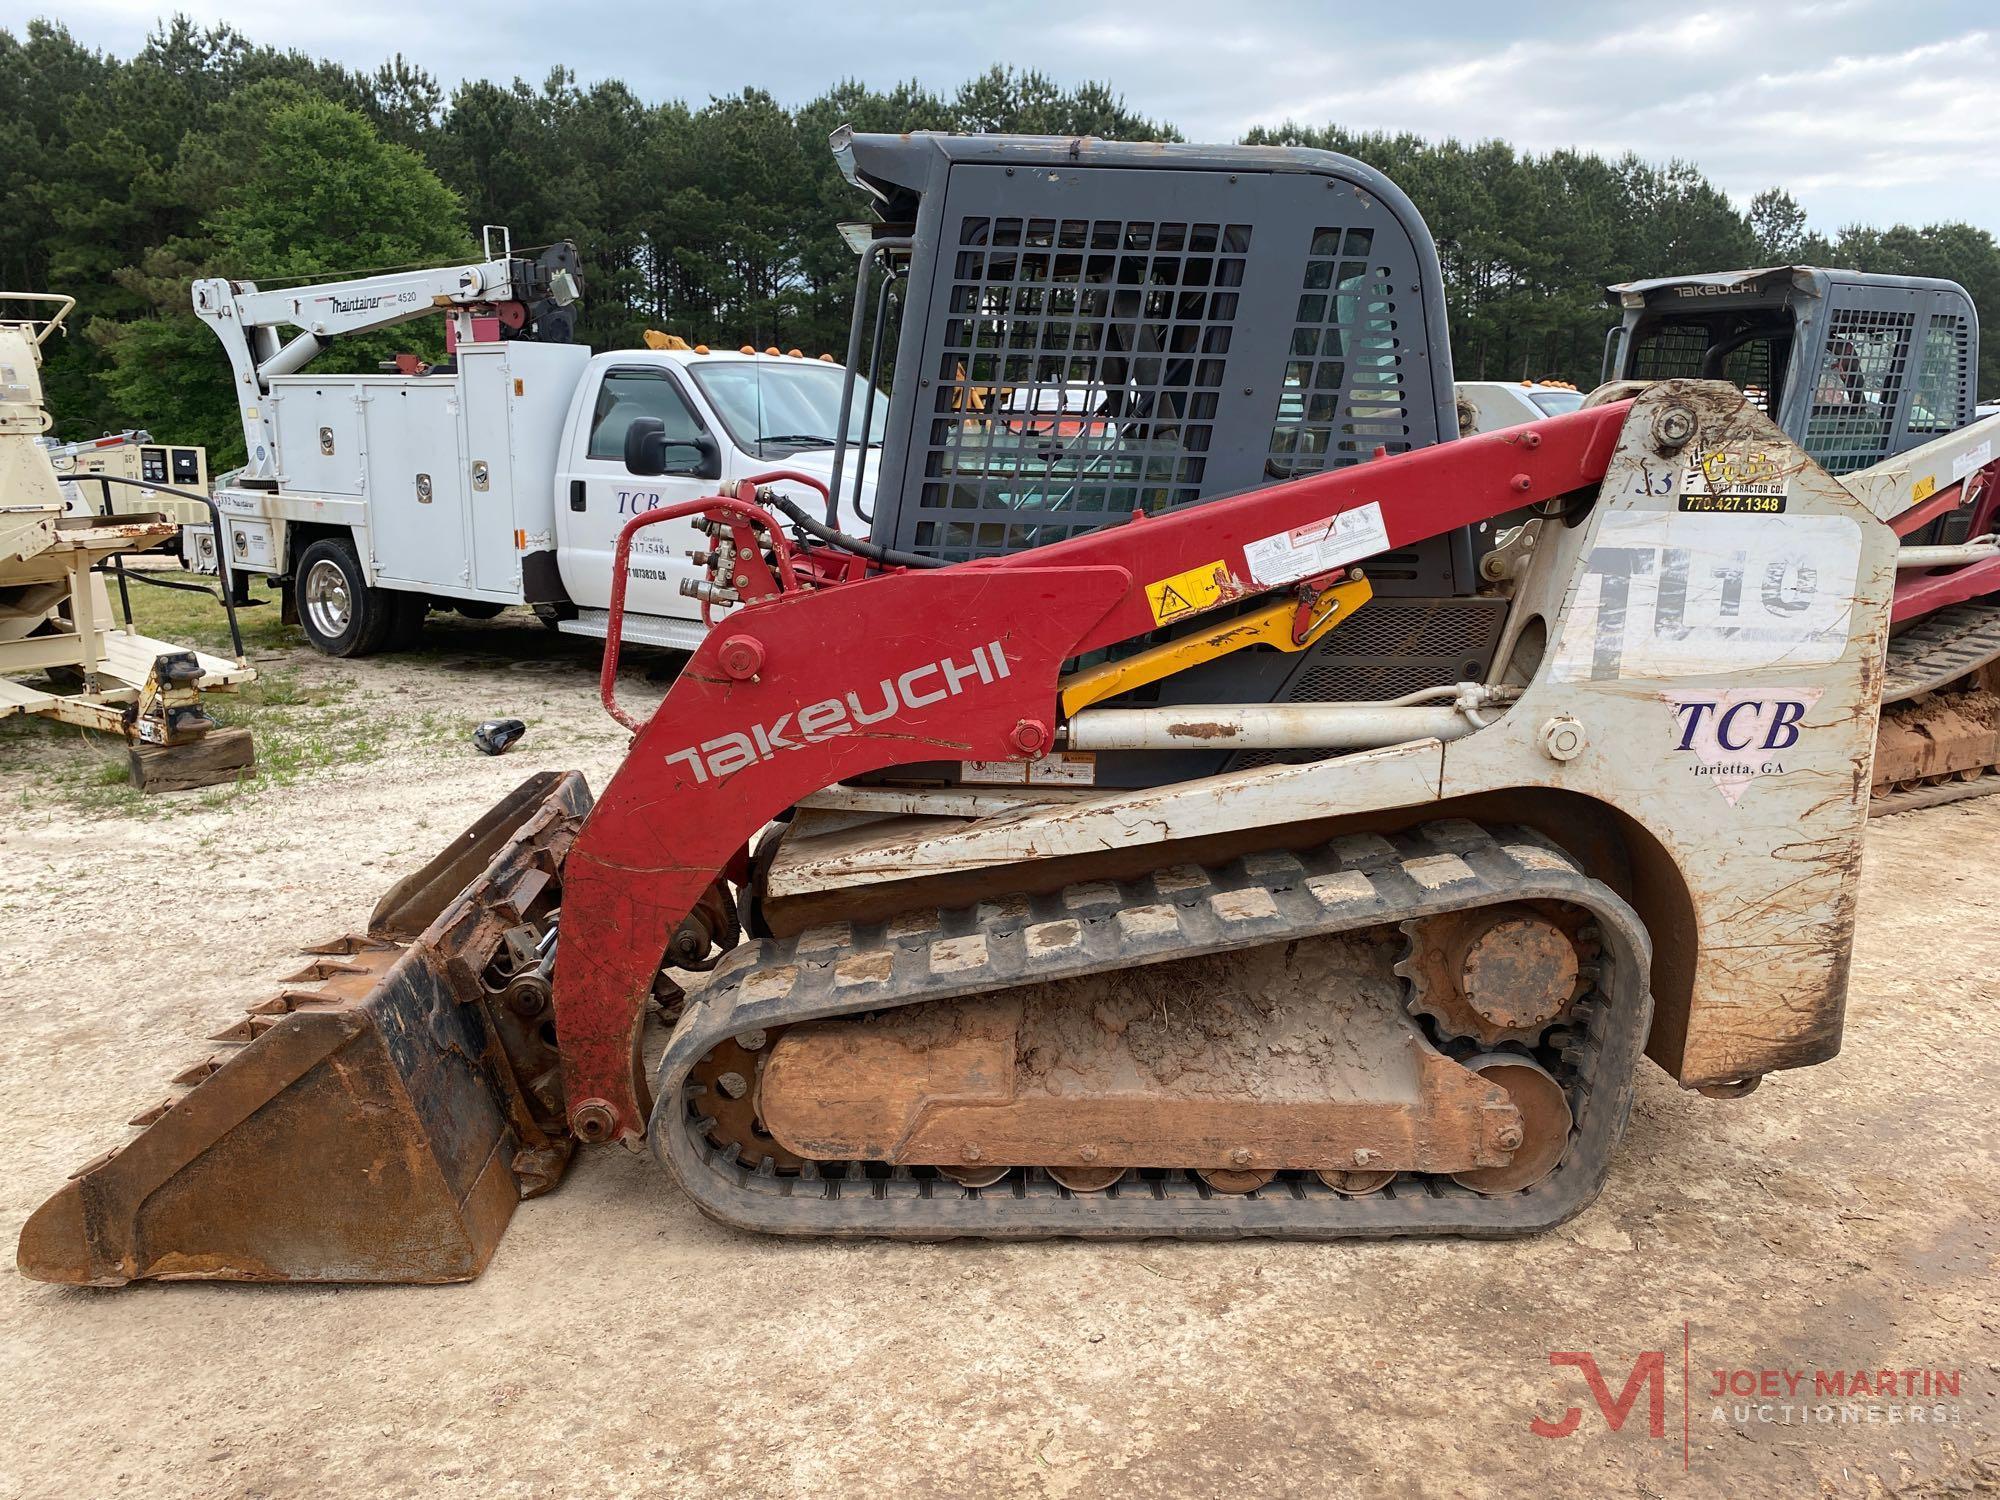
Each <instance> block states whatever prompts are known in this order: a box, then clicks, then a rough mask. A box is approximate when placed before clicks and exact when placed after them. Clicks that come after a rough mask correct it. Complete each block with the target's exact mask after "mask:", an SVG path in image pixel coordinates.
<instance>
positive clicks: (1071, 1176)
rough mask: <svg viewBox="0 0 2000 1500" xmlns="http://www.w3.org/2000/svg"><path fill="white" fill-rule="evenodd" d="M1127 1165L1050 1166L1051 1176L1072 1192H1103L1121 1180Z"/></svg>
mask: <svg viewBox="0 0 2000 1500" xmlns="http://www.w3.org/2000/svg"><path fill="white" fill-rule="evenodd" d="M1128 1170H1129V1169H1128V1168H1125V1167H1050V1168H1049V1169H1048V1171H1049V1176H1050V1177H1051V1178H1053V1179H1054V1180H1055V1181H1056V1183H1057V1184H1058V1185H1059V1186H1061V1187H1065V1188H1068V1189H1069V1190H1070V1191H1071V1192H1072V1193H1101V1192H1103V1191H1104V1190H1105V1189H1106V1188H1108V1187H1111V1186H1112V1185H1113V1184H1115V1183H1117V1182H1118V1181H1119V1180H1121V1179H1122V1178H1123V1177H1124V1176H1125V1173H1126V1172H1127V1171H1128Z"/></svg>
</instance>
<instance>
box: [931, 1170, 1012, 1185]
mask: <svg viewBox="0 0 2000 1500" xmlns="http://www.w3.org/2000/svg"><path fill="white" fill-rule="evenodd" d="M1013 1170H1014V1169H1013V1168H1012V1167H975V1166H956V1167H939V1168H938V1171H940V1172H942V1173H943V1174H944V1175H945V1176H947V1177H949V1178H950V1179H951V1180H952V1181H953V1182H955V1183H957V1184H958V1185H959V1186H960V1187H965V1188H988V1187H992V1186H993V1184H994V1183H996V1182H998V1181H999V1180H1000V1179H1001V1178H1003V1177H1005V1176H1006V1175H1007V1174H1008V1173H1009V1172H1011V1171H1013Z"/></svg>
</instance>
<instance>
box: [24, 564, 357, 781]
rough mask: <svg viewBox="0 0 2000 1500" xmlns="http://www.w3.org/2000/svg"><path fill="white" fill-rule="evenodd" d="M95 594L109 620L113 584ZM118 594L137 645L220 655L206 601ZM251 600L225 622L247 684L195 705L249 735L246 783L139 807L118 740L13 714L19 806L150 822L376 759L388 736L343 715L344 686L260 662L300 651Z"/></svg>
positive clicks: (132, 585) (270, 611) (216, 617)
mask: <svg viewBox="0 0 2000 1500" xmlns="http://www.w3.org/2000/svg"><path fill="white" fill-rule="evenodd" d="M134 571H135V573H136V570H134ZM156 576H160V577H164V578H168V579H171V580H173V581H175V582H178V583H196V584H203V585H205V586H207V587H209V588H211V589H212V588H215V587H217V585H216V583H215V580H213V579H204V578H203V577H202V576H201V575H200V574H195V573H181V572H170V573H162V574H159V575H156ZM107 585H108V586H109V588H110V589H111V594H112V609H113V610H114V611H117V609H118V591H117V580H116V579H109V580H107ZM127 588H128V591H129V594H130V597H131V600H132V622H133V624H134V625H136V626H137V627H138V628H139V629H140V630H141V631H143V632H144V633H145V634H147V635H149V636H152V637H153V638H154V639H156V640H161V641H165V642H167V643H169V644H171V645H177V646H193V647H196V648H198V649H200V650H202V651H206V652H209V653H210V654H212V655H216V656H223V657H227V656H229V655H230V644H229V622H228V619H227V618H226V617H225V616H224V614H223V612H222V603H221V600H220V598H219V597H218V596H217V595H216V594H214V593H208V594H202V593H193V592H188V591H186V590H182V589H165V588H158V587H155V586H153V585H150V584H146V583H142V582H139V581H138V579H137V578H136V577H132V578H129V579H128V583H127ZM253 597H255V598H258V599H260V600H261V599H268V601H269V602H265V603H260V604H258V605H256V606H253V607H250V608H239V610H238V613H237V619H238V622H239V624H240V625H241V628H242V631H243V648H244V651H245V652H246V653H247V654H249V655H251V656H254V657H262V658H264V659H263V660H261V661H259V662H258V663H257V677H256V680H255V681H253V682H247V683H244V684H243V685H242V686H240V687H238V688H236V689H234V690H232V691H225V692H210V693H206V694H204V695H203V698H202V702H203V706H204V707H205V708H206V709H207V710H208V712H209V714H210V715H211V716H212V717H213V718H214V719H215V720H216V722H218V723H220V724H227V725H239V726H241V727H243V728H245V729H248V730H249V731H250V732H251V734H252V736H254V738H255V740H256V744H257V765H256V769H255V771H254V772H253V773H252V775H251V776H250V777H249V778H248V779H246V780H244V781H240V782H235V783H231V784H227V785H223V786H216V787H210V788H208V789H207V790H205V791H201V792H195V793H191V794H183V795H175V796H153V797H148V796H146V795H144V794H143V793H141V792H140V791H138V790H137V789H136V788H135V787H133V786H132V785H131V784H130V780H129V777H128V772H127V763H126V747H125V744H124V742H123V741H122V740H119V739H116V738H114V737H112V736H110V735H104V734H96V733H93V732H91V731H89V730H85V729H79V728H77V727H76V726H74V725H69V724H60V723H57V722H56V721H54V720H52V719H43V718H36V717H30V716H27V715H17V716H15V717H13V718H10V719H6V720H0V760H4V761H6V762H8V763H10V764H12V765H14V766H19V767H21V768H23V769H29V770H32V771H33V772H34V773H35V775H36V781H37V785H35V786H33V787H24V788H23V789H22V790H21V792H20V794H19V801H20V803H21V806H22V807H23V808H27V807H30V806H33V805H34V803H35V802H36V800H37V799H38V798H44V797H49V796H53V797H54V798H56V799H57V800H58V801H60V802H61V803H62V804H63V805H65V806H67V807H69V808H71V809H73V810H75V811H77V812H82V813H91V814H97V815H106V816H124V817H148V818H150V817H162V816H166V815H169V814H173V813H178V812H185V811H188V810H189V809H192V808H203V807H214V806H217V805H219V804H221V803H223V802H226V801H229V800H231V799H235V798H241V797H246V796H254V795H256V794H257V793H258V791H260V790H261V789H263V788H266V787H272V786H288V785H290V784H291V783H293V782H295V781H298V780H299V779H300V778H302V777H308V776H311V775H314V774H316V773H318V772H322V771H325V770H328V769H330V768H332V767H335V766H341V765H350V764H354V763H356V762H360V761H367V760H373V759H375V758H376V757H377V756H379V755H380V754H381V753H382V751H383V749H384V747H385V745H386V744H387V741H388V731H387V729H386V728H385V726H384V725H382V724H381V723H380V722H378V721H377V720H376V719H375V718H374V716H372V715H368V714H357V713H355V712H353V711H352V709H351V707H350V706H349V704H348V702H347V700H348V699H349V698H351V697H352V695H353V689H352V686H351V685H350V684H349V683H346V682H344V681H341V680H339V679H337V678H336V679H329V678H324V677H321V676H320V675H319V674H314V676H313V677H312V678H308V677H307V676H306V675H305V674H304V673H302V672H301V671H299V670H298V669H297V668H295V667H291V666H287V665H285V663H284V662H283V661H282V660H278V661H272V660H271V659H270V658H272V657H274V656H277V657H280V658H282V657H283V656H284V655H287V654H289V653H292V652H294V651H300V650H305V649H309V648H307V647H306V646H305V637H304V636H303V635H302V634H300V632H299V630H298V628H297V627H296V626H292V625H286V624H284V623H283V622H282V621H281V620H280V619H279V618H278V614H279V611H278V604H277V597H276V595H275V594H271V595H267V594H266V593H265V591H264V590H263V589H262V588H261V587H259V588H255V589H254V590H253Z"/></svg>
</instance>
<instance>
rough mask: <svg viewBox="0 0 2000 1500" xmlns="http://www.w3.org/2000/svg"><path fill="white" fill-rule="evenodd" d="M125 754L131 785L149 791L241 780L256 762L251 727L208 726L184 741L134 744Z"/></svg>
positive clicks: (186, 788)
mask: <svg viewBox="0 0 2000 1500" xmlns="http://www.w3.org/2000/svg"><path fill="white" fill-rule="evenodd" d="M128 754H129V756H130V760H131V766H132V785H134V786H136V787H137V788H139V790H140V791H142V792H145V793H148V794H149V795H150V794H151V793H153V792H185V791H188V790H190V789H192V788H194V787H198V786H215V785H217V784H218V783H220V782H224V781H241V780H242V779H243V778H244V777H246V776H248V775H249V774H250V773H251V771H252V770H254V769H255V768H256V765H257V750H256V746H255V745H253V744H252V743H251V739H250V731H249V730H247V729H239V728H230V729H211V730H210V731H209V732H208V733H207V734H205V735H203V736H202V737H201V738H200V739H198V740H190V741H189V742H188V743H187V744H185V745H134V746H133V747H132V748H131V750H130V751H129V752H128Z"/></svg>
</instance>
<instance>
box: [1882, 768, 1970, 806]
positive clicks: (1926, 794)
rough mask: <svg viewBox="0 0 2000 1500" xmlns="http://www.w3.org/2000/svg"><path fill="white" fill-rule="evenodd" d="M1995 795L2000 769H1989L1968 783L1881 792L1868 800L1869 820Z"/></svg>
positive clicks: (1932, 784) (1937, 784)
mask: <svg viewBox="0 0 2000 1500" xmlns="http://www.w3.org/2000/svg"><path fill="white" fill-rule="evenodd" d="M1995 792H2000V769H1993V768H1989V769H1987V770H1986V771H1984V772H1982V773H1981V774H1980V775H1979V776H1976V777H1974V778H1973V779H1972V780H1971V781H1934V782H1931V783H1928V784H1926V785H1919V786H1906V787H1899V788H1897V789H1896V790H1895V791H1892V792H1882V793H1880V794H1879V795H1877V796H1874V797H1870V798H1869V799H1868V816H1869V817H1871V818H1893V817H1895V816H1896V814H1897V813H1906V812H1916V811H1918V810H1919V809H1921V808H1926V807H1944V806H1946V805H1948V804H1950V803H1953V802H1967V801H1970V800H1971V799H1972V798H1974V797H1991V796H1992V795H1993V794H1994V793H1995Z"/></svg>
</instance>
